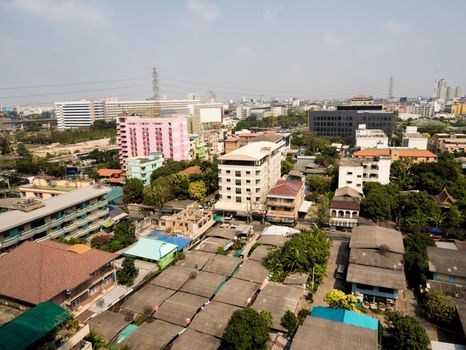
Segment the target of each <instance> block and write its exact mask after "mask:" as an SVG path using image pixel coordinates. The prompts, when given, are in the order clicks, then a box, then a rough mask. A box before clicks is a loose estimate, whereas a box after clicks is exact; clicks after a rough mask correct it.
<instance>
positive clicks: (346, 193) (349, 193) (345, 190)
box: [335, 186, 362, 198]
mask: <svg viewBox="0 0 466 350" xmlns="http://www.w3.org/2000/svg"><path fill="white" fill-rule="evenodd" d="M335 197H354V198H362V194H361V193H359V192H358V191H356V190H355V189H354V188H352V187H349V186H344V187H340V188H338V189H337V190H336V191H335Z"/></svg>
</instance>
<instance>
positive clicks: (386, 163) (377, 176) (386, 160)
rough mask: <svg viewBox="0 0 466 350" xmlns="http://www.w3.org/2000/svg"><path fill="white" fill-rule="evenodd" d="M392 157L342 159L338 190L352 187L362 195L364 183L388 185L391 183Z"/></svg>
mask: <svg viewBox="0 0 466 350" xmlns="http://www.w3.org/2000/svg"><path fill="white" fill-rule="evenodd" d="M390 166H391V159H390V157H384V156H381V157H372V158H362V159H360V158H342V159H341V160H340V167H339V171H338V188H342V187H345V186H348V187H351V188H353V189H355V190H356V191H358V192H359V193H362V190H363V184H364V182H368V181H372V182H378V183H381V184H382V185H386V184H388V183H389V182H390Z"/></svg>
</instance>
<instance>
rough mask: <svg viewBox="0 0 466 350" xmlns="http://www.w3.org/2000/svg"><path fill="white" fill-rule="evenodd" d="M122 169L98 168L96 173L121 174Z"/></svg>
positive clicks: (100, 174)
mask: <svg viewBox="0 0 466 350" xmlns="http://www.w3.org/2000/svg"><path fill="white" fill-rule="evenodd" d="M123 171H124V170H121V169H99V170H97V173H98V174H99V176H104V177H107V176H112V175H121V174H122V173H123Z"/></svg>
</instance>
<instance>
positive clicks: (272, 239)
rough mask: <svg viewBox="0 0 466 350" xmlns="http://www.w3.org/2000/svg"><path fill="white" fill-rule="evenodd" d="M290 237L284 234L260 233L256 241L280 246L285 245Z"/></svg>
mask: <svg viewBox="0 0 466 350" xmlns="http://www.w3.org/2000/svg"><path fill="white" fill-rule="evenodd" d="M289 239H290V237H285V236H278V235H262V236H261V237H260V238H259V239H258V240H257V243H259V244H263V245H270V246H276V247H281V246H283V245H285V243H286V242H287V241H288V240H289Z"/></svg>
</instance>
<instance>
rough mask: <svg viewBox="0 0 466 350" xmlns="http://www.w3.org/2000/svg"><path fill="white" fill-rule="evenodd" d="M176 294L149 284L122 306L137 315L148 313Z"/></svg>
mask: <svg viewBox="0 0 466 350" xmlns="http://www.w3.org/2000/svg"><path fill="white" fill-rule="evenodd" d="M174 293H175V291H174V290H171V289H167V288H162V287H158V286H154V285H152V284H148V285H146V286H145V287H143V288H142V289H140V290H138V291H137V292H136V293H134V294H132V295H131V296H130V297H129V298H128V299H127V300H126V301H125V302H124V304H123V305H122V306H121V308H122V309H124V310H128V311H131V312H133V313H137V314H144V313H147V310H152V308H153V307H154V306H160V305H161V304H162V303H163V302H164V301H165V300H166V299H168V298H169V297H170V296H171V295H173V294H174Z"/></svg>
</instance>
